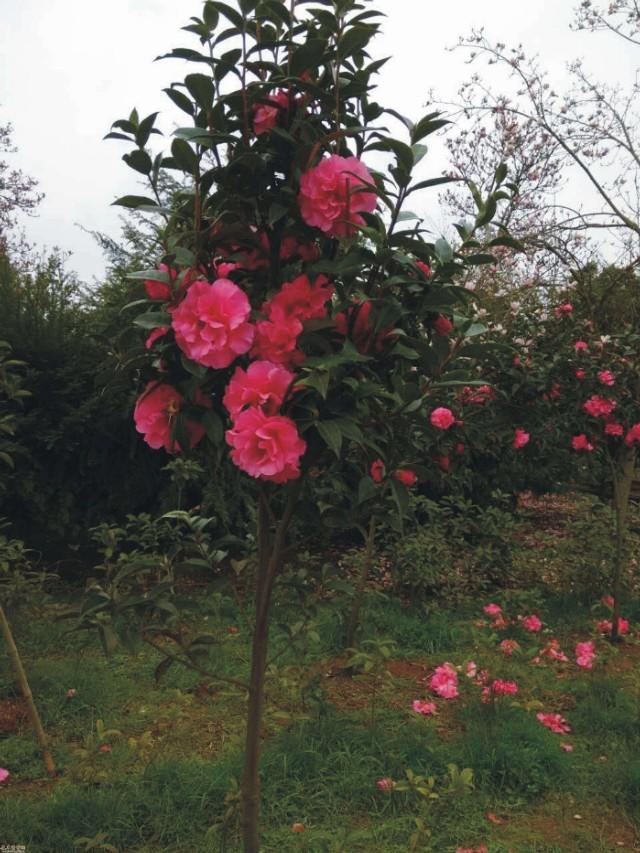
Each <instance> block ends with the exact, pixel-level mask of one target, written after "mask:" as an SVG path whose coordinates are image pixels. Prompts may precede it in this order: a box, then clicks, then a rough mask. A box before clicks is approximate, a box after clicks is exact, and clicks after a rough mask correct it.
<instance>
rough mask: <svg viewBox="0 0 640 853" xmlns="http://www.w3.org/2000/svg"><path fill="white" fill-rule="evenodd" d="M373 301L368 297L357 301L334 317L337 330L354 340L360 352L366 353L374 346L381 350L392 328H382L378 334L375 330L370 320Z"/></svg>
mask: <svg viewBox="0 0 640 853" xmlns="http://www.w3.org/2000/svg"><path fill="white" fill-rule="evenodd" d="M371 309H372V302H371V301H370V300H369V299H367V300H365V301H364V302H362V303H356V304H355V305H354V306H353V308H348V309H347V310H346V311H340V312H339V313H338V314H336V315H335V317H334V318H333V319H334V321H335V324H336V331H337V332H338V333H339V334H340V335H344V337H345V338H346V337H348V338H350V340H351V341H353V344H354V346H355V348H356V349H357V350H358V352H360V353H362V354H363V355H366V353H368V352H369V351H370V350H371V347H372V346H373V347H374V348H375V350H376V352H381V351H382V349H383V347H384V342H385V339H386V337H387V335H388V334H389V332H390V331H391V328H390V327H389V328H386V329H382V330H381V331H380V332H378V333H377V334H376V333H375V332H374V327H373V323H372V322H371V320H370V316H371Z"/></svg>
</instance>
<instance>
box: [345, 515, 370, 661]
mask: <svg viewBox="0 0 640 853" xmlns="http://www.w3.org/2000/svg"><path fill="white" fill-rule="evenodd" d="M375 539H376V523H375V519H374V517H373V516H372V517H371V519H370V521H369V530H368V532H367V536H366V538H365V551H364V557H363V562H362V568H361V569H360V575H359V577H358V586H357V587H356V592H355V595H354V598H353V604H352V606H351V615H350V616H349V624H348V626H347V648H348V649H351V648H353V646H354V644H355V640H356V632H357V630H358V627H359V625H360V611H361V610H362V602H363V601H364V593H365V589H366V587H367V580H368V578H369V572H370V571H371V567H372V565H373V554H374V548H375Z"/></svg>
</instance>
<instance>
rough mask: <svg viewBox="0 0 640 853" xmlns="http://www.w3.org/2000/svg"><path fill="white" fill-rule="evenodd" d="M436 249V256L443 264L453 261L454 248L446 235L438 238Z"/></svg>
mask: <svg viewBox="0 0 640 853" xmlns="http://www.w3.org/2000/svg"><path fill="white" fill-rule="evenodd" d="M434 249H435V252H436V257H437V258H438V260H439V261H440V263H441V264H450V263H451V262H452V261H453V257H454V256H453V249H452V248H451V246H450V245H449V243H448V242H447V241H446V240H445V239H444V237H440V239H439V240H436V242H435V245H434Z"/></svg>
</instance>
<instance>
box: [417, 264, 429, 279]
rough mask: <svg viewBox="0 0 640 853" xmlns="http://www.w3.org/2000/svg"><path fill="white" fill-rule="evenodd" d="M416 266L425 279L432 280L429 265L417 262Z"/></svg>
mask: <svg viewBox="0 0 640 853" xmlns="http://www.w3.org/2000/svg"><path fill="white" fill-rule="evenodd" d="M416 266H417V267H418V269H419V270H420V272H421V273H422V274H423V275H424V277H425V278H431V267H430V266H429V264H425V262H424V261H416Z"/></svg>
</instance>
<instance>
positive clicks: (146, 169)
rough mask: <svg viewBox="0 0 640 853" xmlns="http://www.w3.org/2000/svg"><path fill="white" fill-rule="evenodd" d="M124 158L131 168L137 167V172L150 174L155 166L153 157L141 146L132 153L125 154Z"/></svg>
mask: <svg viewBox="0 0 640 853" xmlns="http://www.w3.org/2000/svg"><path fill="white" fill-rule="evenodd" d="M122 159H123V160H124V162H125V163H126V164H127V166H129V168H131V169H135V170H136V172H140V173H141V174H143V175H148V174H149V173H150V172H151V169H152V168H153V163H152V162H151V157H149V155H148V154H147V152H146V151H142V149H140V148H137V149H136V150H135V151H132V152H131V153H130V154H123V155H122Z"/></svg>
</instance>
